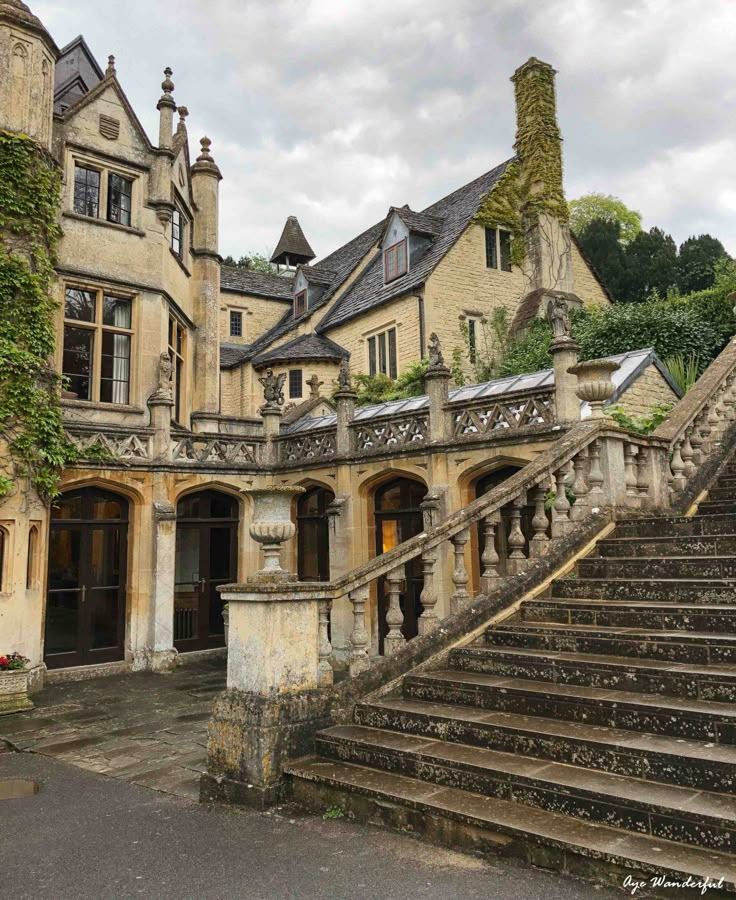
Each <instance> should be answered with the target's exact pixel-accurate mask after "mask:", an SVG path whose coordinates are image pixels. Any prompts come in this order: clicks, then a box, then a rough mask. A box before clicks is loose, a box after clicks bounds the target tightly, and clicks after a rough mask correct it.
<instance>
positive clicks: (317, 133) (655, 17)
mask: <svg viewBox="0 0 736 900" xmlns="http://www.w3.org/2000/svg"><path fill="white" fill-rule="evenodd" d="M31 5H32V8H33V11H34V12H36V13H37V14H38V15H39V16H40V17H41V18H42V19H43V21H44V22H45V23H46V25H47V26H48V27H49V29H50V30H51V32H52V33H53V35H54V37H55V38H56V39H57V41H58V42H59V43H60V44H62V43H65V42H66V41H68V40H69V39H71V38H72V37H74V36H75V35H76V34H77V33H79V32H82V33H84V35H85V37H86V38H87V41H88V43H89V44H90V46H91V47H92V50H93V51H94V52H95V53H96V54H97V56H98V58H99V59H100V60H101V61H102V60H104V59H105V58H106V56H107V54H108V53H110V52H112V53H115V55H116V56H117V59H118V71H119V74H120V78H121V81H122V83H123V86H124V87H125V89H126V91H127V92H128V94H129V97H130V99H131V101H132V102H133V104H134V106H135V108H136V110H137V112H138V113H139V115H140V116H141V119H142V120H143V122H144V124H145V126H146V128H147V129H148V131H149V133H150V134H151V135H155V134H156V133H157V114H156V110H155V106H156V101H157V100H158V97H159V95H160V88H159V84H160V81H161V77H162V76H161V72H162V69H163V68H164V66H165V65H171V67H172V68H173V69H174V81H175V82H176V85H177V89H176V94H175V96H176V99H177V101H178V102H179V103H184V104H186V105H187V106H188V107H189V109H190V112H191V116H190V118H189V120H188V124H189V130H190V135H191V136H192V139H193V142H194V140H195V139H196V138H198V137H199V136H200V135H201V134H203V133H207V134H208V135H209V136H210V138H212V141H213V154H214V156H215V158H216V159H217V162H218V164H219V165H220V168H221V169H222V172H223V175H224V176H225V180H224V181H223V182H222V188H221V189H222V212H223V227H222V232H221V233H222V249H223V252H225V253H228V252H231V253H234V254H239V253H241V252H245V251H248V250H261V249H264V248H267V247H270V246H273V245H274V244H275V242H276V240H277V239H278V236H279V234H280V231H281V227H282V225H283V222H284V219H285V218H286V216H287V215H290V214H293V215H297V216H299V218H300V220H301V221H302V224H303V226H304V229H305V232H306V234H307V237H308V238H309V240H310V242H311V243H312V245H313V246H314V247H315V249H316V250H317V251H318V253H320V254H324V253H327V252H329V251H330V250H331V249H334V248H335V247H336V246H337V245H339V244H340V243H342V242H344V241H345V240H347V239H349V238H351V237H353V236H354V235H355V234H357V233H358V232H359V231H361V230H363V229H364V228H366V227H368V226H369V225H371V224H372V223H373V222H375V221H377V220H378V219H379V218H380V217H382V216H383V215H384V214H385V212H386V209H387V208H388V206H389V205H391V204H401V203H404V202H409V203H411V204H412V205H413V206H416V207H418V208H421V207H422V206H424V205H427V204H429V203H430V202H433V201H434V200H436V199H439V198H440V197H441V196H443V195H444V194H446V193H447V192H449V191H450V190H452V189H454V188H455V187H457V186H459V185H460V184H462V183H464V182H465V181H468V180H470V179H472V178H474V177H476V176H477V175H479V174H480V173H481V172H483V171H485V170H487V169H489V168H491V167H492V166H493V165H495V164H497V163H498V162H500V161H502V160H503V159H505V158H507V157H508V156H510V155H511V152H512V149H511V148H512V144H513V133H514V112H513V92H512V86H511V85H510V84H509V81H508V78H509V76H510V75H511V74H512V72H513V70H514V69H515V68H516V66H518V65H519V64H520V63H521V62H523V61H524V60H525V59H526V58H527V57H528V56H530V55H536V56H540V57H541V58H544V59H546V60H548V61H549V62H551V63H552V64H553V65H555V67H556V68H557V69H559V72H560V74H559V77H558V101H559V110H560V123H561V125H562V128H563V134H564V136H565V162H566V182H567V188H568V193H569V195H570V196H575V195H578V194H580V193H582V192H587V191H591V190H599V191H603V192H605V193H614V194H618V195H619V196H621V198H622V199H623V200H624V201H625V202H626V203H628V204H629V205H631V206H633V207H635V208H637V209H639V210H641V212H642V213H643V215H644V218H645V222H646V224H648V225H652V224H657V225H660V226H661V227H663V228H665V229H666V230H668V231H670V232H672V234H673V236H674V237H675V239H676V240H677V241H678V242H679V241H682V240H684V238H686V237H687V236H688V235H689V234H691V233H695V232H700V231H709V232H711V233H712V234H714V235H715V236H717V237H720V238H721V240H723V241H724V243H725V244H726V245H727V247H728V248H729V249H730V251H731V252H732V253H734V254H735V255H736V217H734V215H733V213H734V205H735V203H736V201H735V195H736V190H735V189H734V179H733V174H732V173H733V171H734V166H733V159H734V150H736V143H735V141H736V139H735V138H734V136H733V121H734V119H735V118H736V116H735V115H734V112H735V109H734V107H736V72H735V71H734V68H733V66H731V65H730V60H731V57H732V41H733V34H734V33H735V32H736V3H732V2H730V0H710V2H708V3H703V2H702V0H678V2H677V3H672V2H671V0H629V2H626V0H624V2H622V0H545V2H544V3H539V2H537V0H497V2H494V3H493V4H489V3H488V2H487V0H454V2H453V3H451V4H450V3H447V2H446V0H371V2H370V3H357V2H347V0H180V2H179V3H178V4H177V5H176V6H175V7H171V6H167V5H165V4H164V5H161V4H151V3H150V2H148V0H125V2H122V0H107V2H106V3H104V4H100V3H99V2H98V0H53V2H52V0H38V2H34V0H31Z"/></svg>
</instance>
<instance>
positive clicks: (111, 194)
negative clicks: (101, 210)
mask: <svg viewBox="0 0 736 900" xmlns="http://www.w3.org/2000/svg"><path fill="white" fill-rule="evenodd" d="M107 184H108V195H107V218H108V219H109V220H110V221H111V222H117V223H118V224H119V225H130V205H131V204H130V199H131V195H132V188H133V185H132V182H131V181H130V180H129V179H128V178H123V177H122V176H121V175H115V174H114V173H112V172H111V173H110V178H109V181H108V183H107Z"/></svg>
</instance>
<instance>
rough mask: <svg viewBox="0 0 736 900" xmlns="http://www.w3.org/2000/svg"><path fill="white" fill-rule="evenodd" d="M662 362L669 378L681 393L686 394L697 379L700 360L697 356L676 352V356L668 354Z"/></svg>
mask: <svg viewBox="0 0 736 900" xmlns="http://www.w3.org/2000/svg"><path fill="white" fill-rule="evenodd" d="M662 362H663V363H664V366H665V368H666V369H667V371H668V372H669V375H670V378H671V379H672V380H673V381H674V382H675V384H676V385H677V386H678V387H679V388H680V390H681V391H682V393H683V394H687V392H688V391H689V390H690V388H691V387H692V386H693V385H694V384H695V382H696V381H697V380H698V373H699V372H700V360H699V359H698V358H697V356H683V355H682V353H678V354H677V355H676V356H668V357H667V359H664V360H662Z"/></svg>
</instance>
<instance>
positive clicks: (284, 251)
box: [271, 216, 316, 263]
mask: <svg viewBox="0 0 736 900" xmlns="http://www.w3.org/2000/svg"><path fill="white" fill-rule="evenodd" d="M315 255H316V254H315V252H314V250H312V248H311V247H310V246H309V241H308V240H307V239H306V237H305V236H304V232H303V231H302V226H301V225H300V224H299V219H297V217H296V216H289V218H288V219H287V220H286V224H285V225H284V230H283V231H282V232H281V237H280V238H279V242H278V244H277V245H276V249H275V250H274V251H273V256H272V257H271V262H272V263H282V262H286V258H287V257H288V258H289V260H290V261H291V262H292V263H296V262H308V261H309V260H310V259H314V257H315Z"/></svg>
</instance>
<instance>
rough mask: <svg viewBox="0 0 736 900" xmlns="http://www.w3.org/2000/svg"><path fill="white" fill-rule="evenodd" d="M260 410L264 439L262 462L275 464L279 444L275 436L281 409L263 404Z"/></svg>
mask: <svg viewBox="0 0 736 900" xmlns="http://www.w3.org/2000/svg"><path fill="white" fill-rule="evenodd" d="M260 412H261V417H262V418H263V436H264V437H265V439H266V443H265V444H264V445H263V462H264V464H265V465H267V466H275V465H276V463H278V461H279V445H278V443H277V442H276V438H278V436H279V433H280V429H281V409H280V408H279V407H273V406H264V407H262V408H261V411H260Z"/></svg>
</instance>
